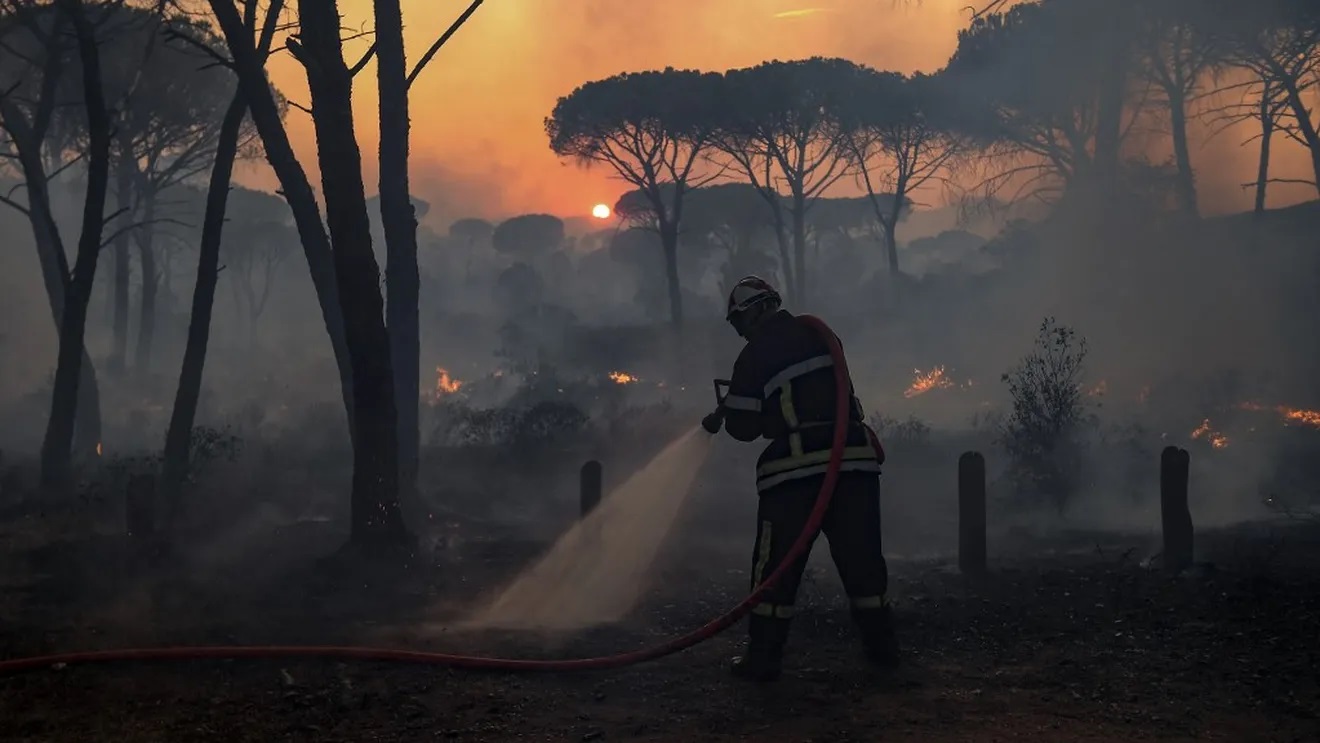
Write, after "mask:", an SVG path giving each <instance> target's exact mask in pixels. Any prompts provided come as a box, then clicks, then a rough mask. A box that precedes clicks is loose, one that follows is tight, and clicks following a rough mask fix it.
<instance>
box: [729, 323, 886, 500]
mask: <svg viewBox="0 0 1320 743" xmlns="http://www.w3.org/2000/svg"><path fill="white" fill-rule="evenodd" d="M849 392H852V390H851V384H850V389H849ZM834 397H835V385H834V362H833V359H831V358H830V354H829V345H828V344H827V343H826V342H825V340H824V339H823V338H821V337H820V336H819V335H818V334H817V332H816V330H815V329H814V328H813V327H811V326H810V325H807V324H806V323H805V322H803V321H802V320H801V319H799V318H797V317H795V316H794V315H793V314H792V313H790V312H788V311H787V310H780V311H778V312H776V313H775V314H774V315H772V316H771V317H770V318H768V319H767V320H766V322H765V324H764V325H763V326H761V327H760V328H757V330H756V332H755V333H754V334H753V335H752V338H751V339H750V340H749V341H748V342H747V345H746V346H745V347H744V348H743V350H742V353H740V354H739V355H738V360H737V361H736V362H735V363H734V366H733V377H732V379H731V380H730V385H729V394H728V396H727V397H725V399H724V407H725V423H724V425H725V430H726V431H728V432H729V435H731V436H733V437H734V438H736V439H738V440H740V441H754V440H756V439H758V438H761V437H765V438H768V439H770V444H769V445H768V446H767V447H766V448H765V450H764V451H763V452H761V457H760V459H758V460H757V467H756V486H757V490H758V491H759V492H764V491H766V490H768V489H769V488H772V487H774V486H775V485H778V484H780V483H783V482H787V481H789V480H795V479H799V478H804V477H814V476H817V475H821V474H824V472H825V470H826V468H827V467H828V462H829V458H830V444H831V443H832V441H833V438H834V404H835V399H834ZM849 421H850V423H851V425H850V426H849V430H848V440H847V448H846V449H844V452H843V470H844V471H846V472H875V473H879V472H880V465H881V463H882V460H881V458H880V457H879V456H878V455H877V453H876V450H875V448H874V447H873V446H872V445H871V440H870V437H869V435H868V433H867V430H866V428H865V427H864V426H863V415H862V406H861V403H860V402H858V400H857V397H856V395H852V405H851V406H850V415H849Z"/></svg>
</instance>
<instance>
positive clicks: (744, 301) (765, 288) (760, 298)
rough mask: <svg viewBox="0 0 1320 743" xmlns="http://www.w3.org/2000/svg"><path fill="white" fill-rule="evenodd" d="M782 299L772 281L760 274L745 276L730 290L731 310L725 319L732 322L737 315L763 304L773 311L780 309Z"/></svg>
mask: <svg viewBox="0 0 1320 743" xmlns="http://www.w3.org/2000/svg"><path fill="white" fill-rule="evenodd" d="M782 301H783V300H782V299H781V298H780V296H779V292H777V291H775V288H774V287H773V286H770V282H768V281H766V280H765V279H763V278H761V277H760V276H744V277H743V278H741V279H739V280H738V283H737V284H734V285H733V290H732V291H730V292H729V312H728V314H727V315H725V319H726V320H728V321H730V322H732V321H733V319H734V318H735V317H736V316H738V315H741V314H742V313H744V312H747V311H748V310H750V309H752V308H753V307H757V306H760V305H763V304H764V305H765V306H766V307H767V308H768V309H770V310H772V311H773V310H776V309H779V305H780V304H781V302H782Z"/></svg>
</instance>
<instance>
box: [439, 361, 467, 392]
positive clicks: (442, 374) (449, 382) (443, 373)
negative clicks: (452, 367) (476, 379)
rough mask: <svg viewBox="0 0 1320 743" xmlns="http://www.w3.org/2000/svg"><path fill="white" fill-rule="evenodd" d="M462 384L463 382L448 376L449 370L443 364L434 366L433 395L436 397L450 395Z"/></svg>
mask: <svg viewBox="0 0 1320 743" xmlns="http://www.w3.org/2000/svg"><path fill="white" fill-rule="evenodd" d="M462 386H463V382H462V381H460V380H458V379H455V378H453V377H451V376H449V370H448V369H446V368H444V367H443V366H437V367H436V368H435V396H436V397H437V398H440V397H444V396H445V395H452V394H454V393H455V392H458V390H459V389H460V388H461V387H462Z"/></svg>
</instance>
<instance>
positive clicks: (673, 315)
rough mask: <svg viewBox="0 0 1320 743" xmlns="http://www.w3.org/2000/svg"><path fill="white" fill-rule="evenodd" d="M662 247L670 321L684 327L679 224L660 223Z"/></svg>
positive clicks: (677, 327) (674, 324)
mask: <svg viewBox="0 0 1320 743" xmlns="http://www.w3.org/2000/svg"><path fill="white" fill-rule="evenodd" d="M660 247H661V248H662V249H663V250H664V253H665V284H666V286H667V287H668V289H669V322H670V323H671V324H672V325H673V326H674V328H675V329H676V330H677V329H681V328H682V327H683V288H682V286H681V285H680V282H679V278H678V225H676V224H670V223H669V221H668V220H665V221H664V222H663V223H662V224H661V225H660Z"/></svg>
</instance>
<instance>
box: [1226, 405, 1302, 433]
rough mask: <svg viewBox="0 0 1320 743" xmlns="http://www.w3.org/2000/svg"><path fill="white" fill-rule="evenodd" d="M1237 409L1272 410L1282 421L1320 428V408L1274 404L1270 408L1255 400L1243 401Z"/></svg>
mask: <svg viewBox="0 0 1320 743" xmlns="http://www.w3.org/2000/svg"><path fill="white" fill-rule="evenodd" d="M1238 409H1239V410H1251V411H1254V412H1260V411H1265V410H1273V411H1274V412H1276V413H1278V414H1279V416H1280V417H1281V418H1283V422H1284V423H1300V424H1302V425H1304V426H1313V427H1315V428H1320V410H1304V409H1302V408H1290V407H1288V406H1287V405H1275V406H1274V407H1273V408H1270V407H1267V406H1265V405H1261V404H1260V403H1256V402H1244V403H1242V404H1241V405H1238Z"/></svg>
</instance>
